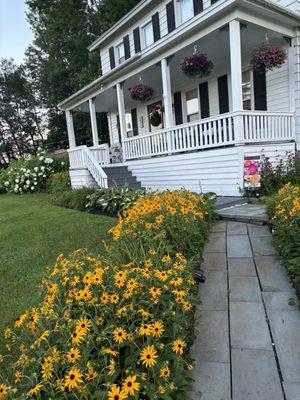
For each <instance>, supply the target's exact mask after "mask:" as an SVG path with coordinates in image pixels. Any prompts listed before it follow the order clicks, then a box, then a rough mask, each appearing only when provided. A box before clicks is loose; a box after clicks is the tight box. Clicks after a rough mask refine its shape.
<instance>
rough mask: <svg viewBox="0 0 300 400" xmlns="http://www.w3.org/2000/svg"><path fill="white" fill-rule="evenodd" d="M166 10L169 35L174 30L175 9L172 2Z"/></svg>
mask: <svg viewBox="0 0 300 400" xmlns="http://www.w3.org/2000/svg"><path fill="white" fill-rule="evenodd" d="M166 10H167V24H168V33H170V32H172V31H174V29H175V28H176V22H175V9H174V1H173V0H172V1H170V3H168V4H167V5H166Z"/></svg>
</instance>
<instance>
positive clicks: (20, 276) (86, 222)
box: [0, 194, 115, 352]
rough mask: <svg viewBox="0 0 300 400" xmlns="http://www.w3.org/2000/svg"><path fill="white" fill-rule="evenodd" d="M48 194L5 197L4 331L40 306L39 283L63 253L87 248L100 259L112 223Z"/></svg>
mask: <svg viewBox="0 0 300 400" xmlns="http://www.w3.org/2000/svg"><path fill="white" fill-rule="evenodd" d="M48 200H49V196H48V195H47V194H31V195H22V196H18V195H8V194H7V195H2V196H0V352H1V331H2V330H3V328H4V327H5V326H7V324H10V323H12V322H13V320H14V319H15V318H16V317H17V316H18V315H19V314H20V313H21V312H23V311H24V310H25V309H26V308H28V307H29V306H34V305H36V304H38V302H39V300H40V290H39V288H40V282H41V279H42V277H43V274H44V272H45V270H46V268H47V267H48V266H52V265H53V263H54V261H55V258H56V256H57V255H58V254H59V253H68V252H71V251H73V250H75V249H77V248H79V247H86V248H88V249H89V250H90V251H92V252H93V253H96V254H98V253H101V251H102V248H103V247H102V239H104V238H106V237H107V229H108V228H109V227H110V226H112V225H113V224H114V223H115V219H113V218H110V217H104V216H98V215H92V214H88V213H83V212H79V211H73V210H68V209H65V208H61V207H57V206H54V205H52V204H49V202H48Z"/></svg>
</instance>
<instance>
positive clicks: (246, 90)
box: [242, 69, 252, 110]
mask: <svg viewBox="0 0 300 400" xmlns="http://www.w3.org/2000/svg"><path fill="white" fill-rule="evenodd" d="M242 78H243V80H242V88H243V89H242V90H243V109H244V110H251V109H252V79H251V71H250V69H248V70H247V71H244V72H243V75H242Z"/></svg>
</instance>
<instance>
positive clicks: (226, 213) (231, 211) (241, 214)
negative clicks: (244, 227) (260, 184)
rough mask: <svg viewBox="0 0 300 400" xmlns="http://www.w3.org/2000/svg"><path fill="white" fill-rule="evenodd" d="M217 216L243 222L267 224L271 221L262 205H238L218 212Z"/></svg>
mask: <svg viewBox="0 0 300 400" xmlns="http://www.w3.org/2000/svg"><path fill="white" fill-rule="evenodd" d="M217 214H219V215H220V216H222V217H225V218H232V219H235V220H237V221H242V222H251V221H260V222H262V223H265V222H268V220H269V218H268V215H267V211H266V206H265V205H260V204H259V205H257V204H255V205H254V204H244V205H237V206H235V207H230V208H224V209H221V210H217Z"/></svg>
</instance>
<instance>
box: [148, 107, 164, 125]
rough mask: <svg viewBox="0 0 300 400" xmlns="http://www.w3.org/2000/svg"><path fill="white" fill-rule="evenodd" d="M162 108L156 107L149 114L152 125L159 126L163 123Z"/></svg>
mask: <svg viewBox="0 0 300 400" xmlns="http://www.w3.org/2000/svg"><path fill="white" fill-rule="evenodd" d="M162 111H163V110H162V108H161V107H159V108H157V107H155V108H153V109H152V110H151V112H150V114H149V119H150V123H151V125H152V126H159V125H160V124H161V123H162Z"/></svg>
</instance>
